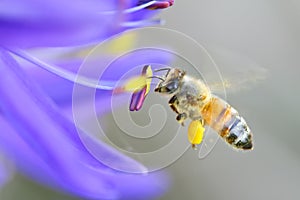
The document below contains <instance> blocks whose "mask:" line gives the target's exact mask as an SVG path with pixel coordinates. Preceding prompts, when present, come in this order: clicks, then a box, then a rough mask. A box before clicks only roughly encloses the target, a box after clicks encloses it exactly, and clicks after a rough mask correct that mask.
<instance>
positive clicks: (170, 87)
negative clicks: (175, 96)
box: [165, 80, 178, 93]
mask: <svg viewBox="0 0 300 200" xmlns="http://www.w3.org/2000/svg"><path fill="white" fill-rule="evenodd" d="M177 88H178V80H176V81H172V82H170V83H168V84H167V85H166V86H165V89H166V92H168V93H173V92H174V91H175V90H177Z"/></svg>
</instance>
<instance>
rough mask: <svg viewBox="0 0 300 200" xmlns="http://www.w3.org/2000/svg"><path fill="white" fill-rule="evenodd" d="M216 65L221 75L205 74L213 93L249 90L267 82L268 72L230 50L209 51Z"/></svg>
mask: <svg viewBox="0 0 300 200" xmlns="http://www.w3.org/2000/svg"><path fill="white" fill-rule="evenodd" d="M209 52H210V53H211V55H212V57H213V59H214V61H215V63H216V65H217V66H218V70H219V75H218V77H216V75H215V74H211V73H210V72H209V71H207V72H203V74H204V77H203V78H204V79H205V82H206V83H207V85H208V86H209V88H210V89H211V91H212V92H213V93H216V94H219V93H224V92H226V93H228V92H237V91H239V90H244V89H249V88H251V87H253V86H255V85H256V84H257V83H259V82H261V81H262V80H265V79H266V77H267V70H266V69H265V68H263V67H261V66H260V65H258V64H257V63H255V62H254V61H253V60H252V59H250V58H248V57H246V56H244V55H242V54H240V53H238V52H234V51H231V50H228V49H223V48H219V47H218V48H216V47H215V48H212V49H209Z"/></svg>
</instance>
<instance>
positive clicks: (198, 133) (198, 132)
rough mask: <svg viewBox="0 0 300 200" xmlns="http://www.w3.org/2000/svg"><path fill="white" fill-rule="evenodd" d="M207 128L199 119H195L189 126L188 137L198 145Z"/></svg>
mask: <svg viewBox="0 0 300 200" xmlns="http://www.w3.org/2000/svg"><path fill="white" fill-rule="evenodd" d="M204 131H205V128H204V127H203V125H202V123H201V122H200V121H199V120H194V121H192V122H191V123H190V125H189V128H188V139H189V142H190V143H191V144H192V145H197V144H200V143H201V142H202V139H203V135H204Z"/></svg>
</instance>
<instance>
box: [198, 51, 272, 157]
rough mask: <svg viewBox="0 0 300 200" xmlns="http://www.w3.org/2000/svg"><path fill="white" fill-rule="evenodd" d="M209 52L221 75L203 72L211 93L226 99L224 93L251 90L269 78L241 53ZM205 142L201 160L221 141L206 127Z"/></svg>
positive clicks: (199, 155)
mask: <svg viewBox="0 0 300 200" xmlns="http://www.w3.org/2000/svg"><path fill="white" fill-rule="evenodd" d="M209 52H210V54H211V56H212V58H213V59H214V62H215V63H216V65H217V66H218V70H219V74H216V73H211V71H209V69H208V70H207V71H202V74H203V77H202V78H203V79H204V81H205V82H206V84H207V85H208V86H209V88H210V89H211V91H212V92H213V93H214V94H217V95H218V96H222V97H224V93H231V92H237V91H240V90H245V89H250V88H252V87H254V86H255V85H257V84H259V83H260V82H261V81H263V80H265V79H266V78H267V70H266V69H265V68H263V67H261V66H259V65H258V64H257V63H255V62H254V61H253V60H251V59H250V58H247V57H246V56H243V55H241V54H240V53H237V52H233V51H230V50H228V49H226V50H225V49H222V48H212V49H209ZM205 128H206V131H205V134H204V138H203V141H202V143H201V145H200V146H199V148H198V149H199V154H198V157H199V159H203V158H205V157H206V156H208V154H209V153H210V152H211V151H212V150H213V148H214V147H215V145H216V144H217V142H218V141H219V139H220V136H219V134H218V133H216V132H215V131H214V130H213V129H211V128H210V127H208V126H206V127H205Z"/></svg>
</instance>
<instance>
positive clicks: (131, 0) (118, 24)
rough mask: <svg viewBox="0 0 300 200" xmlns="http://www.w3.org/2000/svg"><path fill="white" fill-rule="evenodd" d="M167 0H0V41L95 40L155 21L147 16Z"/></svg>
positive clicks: (73, 42) (54, 42) (48, 43)
mask: <svg viewBox="0 0 300 200" xmlns="http://www.w3.org/2000/svg"><path fill="white" fill-rule="evenodd" d="M172 4H173V0H169V1H166V0H164V1H161V0H160V1H149V0H148V1H141V0H112V1H110V0H72V1H71V0H44V1H40V0H1V1H0V24H1V25H0V45H6V46H7V45H9V46H17V47H23V48H25V47H26V48H27V47H36V46H70V45H80V44H87V43H92V42H99V41H101V40H103V39H105V38H107V37H109V36H111V35H114V34H116V33H119V32H122V31H124V30H126V29H128V28H134V27H140V26H146V25H149V24H155V23H156V24H157V23H159V21H157V20H155V21H151V20H150V19H149V18H150V17H152V16H153V15H154V14H156V13H157V12H156V11H154V10H150V9H159V8H165V7H168V6H171V5H172Z"/></svg>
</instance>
